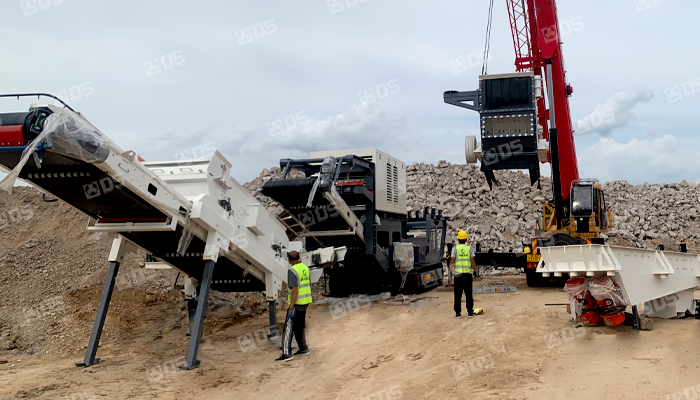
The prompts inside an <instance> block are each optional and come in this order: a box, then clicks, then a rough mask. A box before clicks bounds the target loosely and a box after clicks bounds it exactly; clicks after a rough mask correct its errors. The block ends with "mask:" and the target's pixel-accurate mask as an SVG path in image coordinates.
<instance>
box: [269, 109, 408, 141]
mask: <svg viewBox="0 0 700 400" xmlns="http://www.w3.org/2000/svg"><path fill="white" fill-rule="evenodd" d="M405 132H406V119H405V118H404V117H403V116H399V117H394V116H389V115H387V113H386V112H385V111H384V110H374V106H373V103H368V104H363V105H359V106H352V107H351V108H350V109H348V110H347V111H346V112H344V113H343V114H338V115H332V116H330V117H328V118H326V119H324V120H320V121H319V120H315V119H313V118H309V119H308V120H306V121H305V122H304V124H303V125H301V126H297V127H294V128H290V129H287V130H286V131H284V132H283V133H281V134H279V135H277V136H274V137H272V138H270V140H267V141H265V143H264V144H263V146H265V148H268V149H286V150H299V151H302V152H310V151H315V150H330V149H353V148H373V147H377V148H381V147H383V146H382V145H384V144H387V143H394V144H398V142H397V141H396V139H397V138H399V135H400V134H402V133H405ZM387 147H389V146H387Z"/></svg>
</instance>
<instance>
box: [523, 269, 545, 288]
mask: <svg viewBox="0 0 700 400" xmlns="http://www.w3.org/2000/svg"><path fill="white" fill-rule="evenodd" d="M525 278H526V279H527V287H540V285H541V280H542V275H540V274H538V273H537V272H535V270H534V269H531V268H525Z"/></svg>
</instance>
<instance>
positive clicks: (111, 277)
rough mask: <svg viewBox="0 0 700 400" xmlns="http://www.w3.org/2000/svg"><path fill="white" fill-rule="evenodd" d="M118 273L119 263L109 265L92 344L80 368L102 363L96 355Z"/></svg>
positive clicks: (91, 335)
mask: <svg viewBox="0 0 700 400" xmlns="http://www.w3.org/2000/svg"><path fill="white" fill-rule="evenodd" d="M117 273H119V263H118V262H116V261H112V262H111V263H110V264H109V271H108V272H107V279H106V280H105V286H104V288H103V289H102V298H101V299H100V306H99V307H98V308H97V315H96V316H95V323H94V324H93V325H92V333H91V334H90V342H89V343H88V347H87V351H86V352H85V360H84V361H83V362H82V363H77V364H75V365H76V366H78V367H89V366H91V365H95V364H97V363H99V362H100V359H99V358H95V355H96V354H97V346H98V345H99V344H100V336H102V328H103V327H104V325H105V319H106V318H107V310H108V309H109V302H110V301H111V300H112V292H114V283H115V282H116V280H117Z"/></svg>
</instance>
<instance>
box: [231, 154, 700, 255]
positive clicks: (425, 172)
mask: <svg viewBox="0 0 700 400" xmlns="http://www.w3.org/2000/svg"><path fill="white" fill-rule="evenodd" d="M406 171H407V177H406V190H407V194H408V210H409V211H413V210H422V209H423V208H424V207H430V208H435V209H436V210H443V214H444V215H446V216H448V217H449V218H450V222H449V230H448V238H450V239H449V240H452V239H451V238H454V237H455V236H456V234H457V231H458V230H459V229H465V230H466V231H467V232H468V233H469V243H470V244H472V245H474V244H476V243H480V244H481V246H482V249H494V251H511V250H512V251H521V248H522V244H523V243H528V242H529V241H530V238H531V236H532V234H533V233H534V230H535V226H536V223H537V221H539V219H540V218H541V214H542V203H543V202H545V201H548V200H550V199H551V197H552V185H551V180H550V179H549V178H543V179H542V180H541V188H538V187H537V185H535V186H530V185H529V176H528V175H527V174H525V173H523V172H519V171H498V172H497V173H496V178H497V179H498V186H494V188H493V190H489V187H488V185H487V183H486V178H485V177H484V174H483V173H482V172H480V171H479V167H478V166H477V165H459V164H450V163H448V162H447V161H440V162H439V163H438V164H437V165H433V164H425V163H414V164H411V165H409V166H408V167H407V169H406ZM281 176H282V172H281V171H280V169H279V168H277V167H274V168H272V169H269V170H268V169H265V170H263V172H262V173H261V174H260V176H258V177H257V178H255V179H254V180H253V181H251V182H247V183H246V184H245V185H244V186H245V187H246V188H247V189H248V190H250V191H251V192H252V193H253V194H254V195H255V197H256V198H257V199H258V200H259V201H260V202H261V203H262V204H263V205H265V206H266V207H267V208H268V209H269V210H270V211H272V212H280V211H281V210H282V207H281V206H280V205H279V204H278V203H276V202H275V201H273V200H272V199H269V198H267V197H265V196H263V195H262V194H261V193H260V188H261V187H262V185H263V184H264V183H265V182H267V181H268V180H270V179H272V178H281ZM603 189H604V191H605V196H606V202H607V205H608V207H609V208H610V209H611V210H612V211H613V212H614V213H615V224H616V225H615V228H613V229H611V230H610V232H609V234H608V235H607V241H608V242H609V243H611V244H615V245H621V246H635V247H640V248H656V247H657V245H659V244H663V245H665V246H666V247H667V248H668V249H670V250H677V249H678V244H680V243H687V244H688V247H689V248H690V249H691V250H693V249H694V250H697V249H698V247H697V246H696V244H695V243H696V242H697V241H698V239H700V220H699V219H698V210H699V209H700V199H699V196H698V194H699V193H700V192H699V190H698V185H693V184H689V183H687V182H685V181H683V182H681V183H670V184H648V183H645V184H642V185H636V186H633V185H630V184H629V183H627V182H626V181H613V182H608V183H606V184H604V185H603Z"/></svg>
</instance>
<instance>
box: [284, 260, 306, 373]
mask: <svg viewBox="0 0 700 400" xmlns="http://www.w3.org/2000/svg"><path fill="white" fill-rule="evenodd" d="M287 261H288V262H289V264H290V265H291V268H290V269H289V273H288V274H287V285H288V286H289V296H288V297H287V303H288V306H289V307H288V309H287V317H286V318H285V321H284V330H283V331H282V356H281V357H280V358H278V359H277V360H275V361H291V360H292V359H293V358H294V356H305V355H307V354H309V347H308V346H307V345H306V337H305V335H304V326H305V325H306V309H307V307H308V306H309V304H311V301H312V299H311V277H310V273H309V267H307V266H306V265H304V264H302V262H301V256H300V255H299V252H298V251H290V252H289V253H287ZM292 338H296V339H297V344H298V345H299V351H297V352H296V353H294V354H292Z"/></svg>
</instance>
